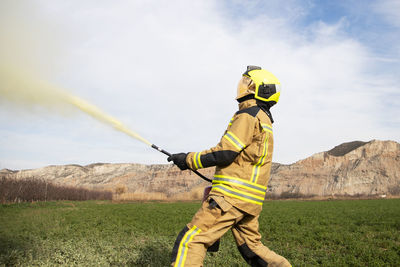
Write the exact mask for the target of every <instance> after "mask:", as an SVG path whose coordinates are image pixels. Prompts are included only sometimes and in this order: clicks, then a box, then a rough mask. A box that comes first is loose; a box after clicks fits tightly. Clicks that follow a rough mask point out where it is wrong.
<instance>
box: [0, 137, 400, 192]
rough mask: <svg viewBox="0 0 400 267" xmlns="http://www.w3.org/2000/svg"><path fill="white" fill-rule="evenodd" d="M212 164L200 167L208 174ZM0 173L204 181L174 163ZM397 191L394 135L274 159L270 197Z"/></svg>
mask: <svg viewBox="0 0 400 267" xmlns="http://www.w3.org/2000/svg"><path fill="white" fill-rule="evenodd" d="M213 171H214V169H213V168H210V169H205V170H201V172H202V173H203V174H204V175H206V176H208V177H210V178H211V177H212V174H213ZM0 177H8V178H14V179H23V178H36V179H43V180H48V181H52V182H54V183H59V184H64V185H73V186H83V187H86V188H95V189H109V190H113V191H114V192H115V191H118V190H119V193H121V194H122V193H125V194H127V193H132V194H154V193H160V194H163V195H164V196H166V197H167V198H171V197H174V196H177V195H179V194H184V193H192V194H191V197H193V198H199V197H200V196H201V190H202V188H203V187H204V186H206V185H207V184H208V183H206V182H204V181H202V180H201V179H200V178H199V177H198V176H197V175H196V174H194V173H192V172H190V171H180V170H179V169H178V168H177V167H175V166H173V165H166V164H165V165H141V164H104V163H96V164H91V165H87V166H80V165H64V166H48V167H44V168H40V169H34V170H21V171H12V170H7V169H3V170H1V171H0ZM376 195H397V196H398V195H400V144H399V143H397V142H394V141H377V140H373V141H370V142H360V141H355V142H349V143H344V144H341V145H339V146H337V147H335V148H333V149H331V150H329V151H326V152H321V153H317V154H315V155H313V156H311V157H309V158H306V159H304V160H300V161H298V162H296V163H293V164H290V165H282V164H278V163H274V164H273V166H272V170H271V179H270V182H269V185H268V196H270V197H280V196H281V197H310V196H317V197H335V196H376Z"/></svg>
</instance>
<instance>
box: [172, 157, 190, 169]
mask: <svg viewBox="0 0 400 267" xmlns="http://www.w3.org/2000/svg"><path fill="white" fill-rule="evenodd" d="M186 156H187V154H186V153H177V154H172V155H171V156H169V157H168V158H167V160H168V161H173V162H174V164H175V165H176V166H178V168H179V169H181V170H182V171H183V170H187V169H188V168H189V167H188V165H187V164H186Z"/></svg>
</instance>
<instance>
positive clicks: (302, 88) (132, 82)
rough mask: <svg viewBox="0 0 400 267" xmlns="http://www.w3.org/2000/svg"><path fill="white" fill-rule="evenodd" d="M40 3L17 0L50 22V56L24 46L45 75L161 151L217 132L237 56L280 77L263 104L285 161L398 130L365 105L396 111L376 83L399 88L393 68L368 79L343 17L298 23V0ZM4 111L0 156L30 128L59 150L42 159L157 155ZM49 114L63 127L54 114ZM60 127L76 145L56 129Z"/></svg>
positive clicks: (227, 111) (156, 158)
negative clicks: (230, 4) (7, 138)
mask: <svg viewBox="0 0 400 267" xmlns="http://www.w3.org/2000/svg"><path fill="white" fill-rule="evenodd" d="M40 3H41V4H40V5H37V6H36V7H35V9H30V10H22V11H21V12H24V14H25V13H26V14H25V15H26V16H25V17H24V18H25V19H24V20H22V19H21V18H19V19H21V21H19V23H27V22H28V21H29V19H30V16H32V17H37V16H39V17H42V19H41V21H37V22H36V23H37V24H38V25H39V26H40V27H42V28H44V29H47V28H50V29H52V30H43V32H44V33H43V34H44V35H45V36H47V38H46V39H50V40H52V39H53V37H54V36H56V37H57V38H58V40H62V42H55V43H53V46H54V49H52V51H55V52H54V53H53V54H52V57H51V59H49V58H48V57H46V51H45V50H41V49H40V47H39V48H37V47H33V48H32V47H29V49H28V50H29V51H33V50H34V51H35V52H36V53H37V54H38V55H39V56H40V55H42V54H43V55H44V59H45V60H49V61H50V62H51V64H52V66H53V67H54V68H53V69H54V71H53V72H51V71H49V70H46V73H47V74H48V73H52V76H50V74H48V75H49V76H47V77H46V78H48V79H51V80H52V81H54V82H57V83H58V84H60V85H62V86H63V87H67V88H71V89H70V90H71V91H72V92H74V93H76V94H78V95H80V96H82V97H83V98H85V99H87V100H89V101H91V102H93V103H95V104H96V105H98V106H100V107H102V108H103V109H104V110H105V111H107V112H109V113H111V114H112V115H114V116H116V117H118V118H120V119H121V120H122V121H123V122H125V123H127V124H128V125H130V126H132V128H133V130H136V131H138V132H139V133H140V134H141V135H143V136H144V137H145V138H146V139H148V140H150V141H151V142H154V143H156V144H158V145H160V146H161V147H164V148H165V149H167V150H171V152H180V151H197V150H202V149H206V148H208V147H210V146H213V145H215V144H216V143H217V142H218V140H219V138H220V137H221V135H222V133H223V131H224V129H225V127H226V126H227V123H228V121H229V119H230V118H231V116H232V115H233V113H234V112H235V111H236V108H237V107H236V103H235V100H234V97H235V91H236V84H237V81H238V80H239V78H240V75H241V73H242V72H243V71H244V69H245V67H246V65H248V64H254V65H257V64H258V65H261V66H263V67H265V68H266V69H269V70H270V71H272V72H273V73H275V74H276V75H277V76H278V77H279V78H280V79H281V82H282V84H283V93H282V97H281V102H280V103H279V104H278V105H277V106H276V107H274V108H273V109H272V112H273V115H274V117H275V119H276V123H275V124H274V128H275V130H274V133H275V155H274V160H275V161H278V162H284V163H290V162H293V161H295V160H298V159H301V158H304V157H306V156H309V155H311V154H313V153H315V152H319V151H321V150H328V149H330V148H331V147H333V146H335V145H337V144H339V143H341V142H345V141H352V140H356V139H357V140H358V139H361V140H370V139H372V138H377V139H381V138H383V139H394V140H399V139H400V136H399V134H398V132H399V131H398V127H399V125H398V124H397V122H398V120H397V121H396V120H392V119H387V122H386V124H385V125H390V127H386V128H382V127H381V126H382V125H381V124H382V120H381V117H380V115H379V114H377V112H376V110H382V112H388V113H390V114H396V112H397V113H398V106H393V105H392V106H391V107H386V106H384V105H383V104H382V102H381V101H379V99H381V98H382V95H383V94H384V92H385V91H389V92H390V93H392V94H395V95H396V96H398V86H397V85H395V86H393V84H395V82H394V81H393V79H394V78H393V77H383V76H382V75H381V74H380V73H376V75H375V76H374V77H378V78H374V79H371V72H372V71H376V69H374V68H371V67H370V66H373V63H374V62H375V60H374V59H373V58H374V55H373V54H371V52H370V50H369V49H368V47H367V45H366V44H362V43H360V42H359V41H357V40H356V39H354V38H352V37H351V36H348V35H347V34H346V32H345V29H344V28H345V25H346V23H347V21H345V20H340V21H339V22H337V23H335V24H326V23H323V22H318V23H316V24H313V25H311V26H309V27H303V28H301V30H299V28H300V27H299V25H295V24H294V22H296V21H297V19H298V17H297V16H299V14H300V16H302V15H306V14H307V10H306V7H304V6H301V5H300V4H298V2H297V1H291V2H290V3H291V8H292V10H299V11H301V12H299V13H296V12H294V13H290V14H289V15H288V16H285V14H284V12H282V5H271V6H268V7H266V6H265V5H258V6H257V5H256V6H255V7H254V8H256V7H258V8H261V9H262V8H264V9H265V8H268V10H267V12H265V13H263V12H258V13H257V14H256V15H255V16H251V12H254V11H252V10H254V8H253V9H251V8H249V10H247V12H250V13H247V14H248V15H247V14H246V15H245V16H239V15H240V10H238V9H235V10H234V9H232V10H231V11H232V12H231V13H229V12H228V11H229V10H228V11H227V10H224V9H223V8H221V6H220V3H219V2H216V1H191V2H187V1H186V2H184V1H167V2H163V1H146V2H142V1H113V2H108V1H104V2H99V1H84V2H79V3H77V2H63V1H40ZM258 3H260V2H258ZM236 7H237V6H236ZM21 8H22V9H23V8H24V7H23V6H22V7H21ZM31 10H32V12H30V13H29V12H28V11H31ZM18 12H20V11H18ZM18 12H17V13H18ZM228 13H229V14H228ZM271 14H274V16H271ZM15 25H17V23H16V24H15ZM15 25H14V26H15ZM55 32H56V33H57V34H56V35H53V34H55ZM60 43H61V44H60ZM50 47H51V46H50ZM55 59H58V60H55ZM41 64H42V65H43V62H41ZM371 64H372V65H371ZM60 70H62V71H60ZM377 80H379V87H377V86H376V83H377ZM396 92H397V93H396ZM372 107H373V108H372ZM0 109H1V108H0ZM386 110H387V111H386ZM3 114H4V113H3ZM40 116H41V115H37V118H40ZM15 120H16V122H14V123H10V118H6V117H3V118H0V123H1V124H2V125H3V126H2V128H0V134H2V135H4V129H5V130H7V131H13V129H14V131H15V132H17V134H21V136H20V138H18V139H13V141H14V143H15V142H17V143H18V146H17V147H19V148H18V149H17V148H15V149H14V148H13V146H7V150H6V151H5V150H3V151H4V152H0V157H1V158H2V159H6V158H7V153H10V152H13V153H14V160H21V161H29V158H27V157H26V156H24V153H23V148H24V147H27V146H28V145H29V144H31V143H32V142H35V141H34V140H36V139H37V140H40V142H39V141H38V142H39V143H40V144H42V145H40V147H45V148H46V147H51V148H54V147H57V151H59V152H55V151H56V149H54V150H52V149H48V148H46V153H45V154H46V157H47V158H48V159H49V161H48V162H49V164H50V163H53V164H54V161H56V162H60V163H61V162H62V163H65V162H66V161H67V160H70V161H71V163H78V164H86V163H90V162H97V161H106V162H115V160H118V161H127V162H145V163H154V162H165V157H164V156H163V155H159V154H157V152H155V151H152V150H151V149H148V148H146V147H145V145H143V144H140V143H138V142H137V141H136V140H133V141H132V142H131V141H130V140H129V141H128V138H126V137H122V134H120V133H116V132H113V131H111V130H108V129H107V128H106V127H104V126H96V125H97V124H96V122H91V120H90V118H88V117H85V116H78V117H76V118H71V117H69V118H64V119H61V118H60V119H59V120H60V121H59V122H57V123H54V120H55V119H54V118H53V119H50V120H49V123H48V124H47V125H46V124H45V123H44V125H42V127H43V131H45V132H46V131H49V133H52V134H54V135H56V136H57V138H55V139H51V138H50V136H49V135H50V134H46V135H45V136H46V137H44V138H41V137H40V135H39V134H38V135H34V136H28V137H26V138H25V137H23V136H24V135H26V131H24V132H22V133H21V130H18V128H19V127H17V126H15V123H21V124H23V123H24V118H16V119H15ZM31 120H34V119H33V118H32V117H31ZM51 122H53V124H52V123H51ZM58 123H59V124H65V127H64V128H63V127H61V126H55V125H58ZM9 124H10V125H14V126H9V127H8V126H7V125H9ZM31 124H32V122H31ZM393 125H394V126H393ZM68 128H70V129H72V130H71V131H68V130H66V129H68ZM383 129H384V130H383ZM2 131H3V132H2ZM74 136H80V137H81V139H82V141H79V140H75V139H74ZM86 136H87V137H86ZM94 136H96V137H94ZM49 138H50V139H49ZM71 139H74V140H73V142H76V144H77V146H75V149H74V148H73V147H74V145H72V144H70V143H68V141H65V140H71ZM61 140H64V141H65V142H62V141H61ZM46 142H48V144H49V146H46V145H44V144H45V143H46ZM135 142H136V143H135ZM133 143H134V144H135V145H133ZM79 144H80V145H79ZM76 147H78V148H76ZM20 149H21V150H20ZM37 149H38V146H33V147H30V148H29V149H28V148H27V150H29V153H25V154H26V155H29V157H30V158H34V157H35V156H34V155H35V153H37ZM42 152H43V150H42ZM57 153H58V155H60V154H61V155H63V157H64V159H61V158H58V157H56V156H55V155H56V154H57ZM46 157H43V159H42V161H41V162H46ZM53 159H54V161H53ZM14 162H15V161H14ZM3 164H4V163H3ZM16 165H18V164H14V166H16ZM32 165H34V163H33V164H32ZM20 167H21V168H24V166H22V165H21V166H20Z"/></svg>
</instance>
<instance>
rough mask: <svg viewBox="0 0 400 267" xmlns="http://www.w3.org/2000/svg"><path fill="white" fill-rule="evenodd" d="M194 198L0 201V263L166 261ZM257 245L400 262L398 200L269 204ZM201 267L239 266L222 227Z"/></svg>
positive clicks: (304, 255)
mask: <svg viewBox="0 0 400 267" xmlns="http://www.w3.org/2000/svg"><path fill="white" fill-rule="evenodd" d="M199 205H200V203H198V202H196V203H122V204H121V203H112V202H107V201H105V202H97V201H86V202H72V201H68V202H67V201H65V202H62V201H61V202H37V203H20V204H6V205H1V206H0V266H57V265H61V266H168V265H169V259H170V251H171V248H172V245H173V243H174V241H175V237H176V235H177V234H178V232H179V231H180V230H181V228H182V227H183V226H184V225H185V224H186V223H187V222H189V220H190V219H191V217H192V215H193V214H194V213H195V212H196V210H197V209H198V207H199ZM260 231H261V233H262V235H263V239H262V241H263V243H264V244H265V245H267V246H268V247H269V248H271V249H273V250H274V251H276V252H277V253H279V254H281V255H283V256H285V257H286V258H287V259H289V261H291V263H292V264H293V266H400V199H387V200H351V201H268V202H266V203H265V204H264V209H263V212H262V214H261V216H260ZM205 266H246V264H245V262H244V261H243V260H242V258H241V256H240V254H239V252H238V251H237V249H236V246H235V244H234V240H233V238H232V235H231V234H230V233H229V232H228V233H227V234H226V235H225V236H224V237H223V238H222V241H221V247H220V251H219V252H217V253H213V254H208V255H207V257H206V260H205Z"/></svg>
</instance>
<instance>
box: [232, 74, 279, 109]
mask: <svg viewBox="0 0 400 267" xmlns="http://www.w3.org/2000/svg"><path fill="white" fill-rule="evenodd" d="M250 94H254V98H255V99H258V100H261V101H263V102H272V103H271V104H276V103H278V101H279V96H280V94H281V83H280V81H279V80H278V78H276V77H275V76H274V75H273V74H272V73H271V72H269V71H267V70H263V69H261V68H260V67H257V66H247V70H246V72H245V73H243V77H242V78H241V79H240V81H239V84H238V88H237V97H236V99H240V98H242V97H244V96H247V95H250Z"/></svg>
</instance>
